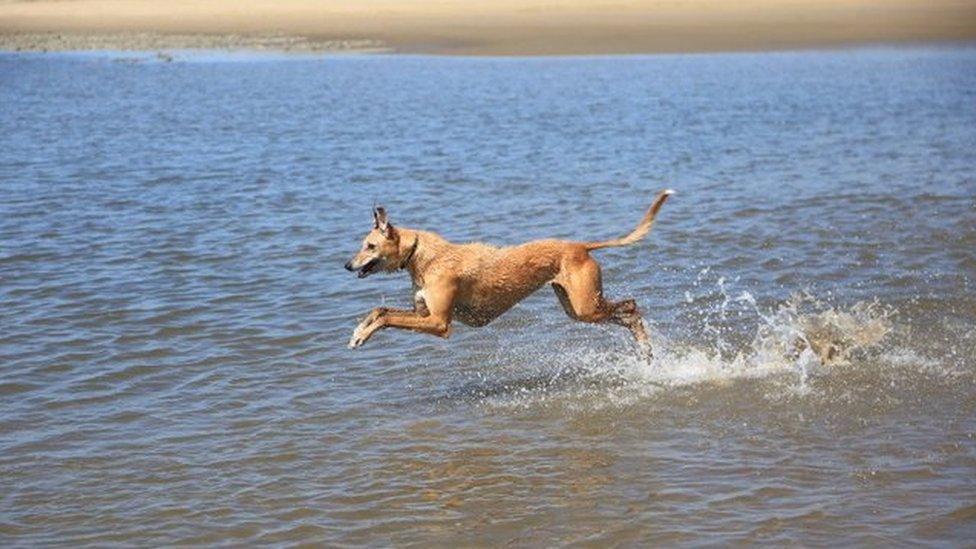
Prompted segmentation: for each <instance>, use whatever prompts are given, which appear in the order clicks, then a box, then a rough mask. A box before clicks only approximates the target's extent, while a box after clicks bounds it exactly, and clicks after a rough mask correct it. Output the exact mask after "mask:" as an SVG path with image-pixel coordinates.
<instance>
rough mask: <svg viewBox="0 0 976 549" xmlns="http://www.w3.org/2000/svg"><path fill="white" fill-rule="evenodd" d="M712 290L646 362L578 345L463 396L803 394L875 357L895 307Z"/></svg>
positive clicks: (615, 399) (601, 398)
mask: <svg viewBox="0 0 976 549" xmlns="http://www.w3.org/2000/svg"><path fill="white" fill-rule="evenodd" d="M716 288H717V293H718V294H719V295H718V298H717V299H712V303H713V304H714V305H713V307H712V308H711V309H709V310H707V311H705V310H703V311H702V312H701V314H699V315H698V316H697V319H698V320H699V324H698V325H697V326H694V327H692V329H691V330H690V332H691V333H692V334H694V335H693V336H691V337H688V338H685V339H671V338H668V337H666V336H665V335H663V334H654V335H653V337H652V339H653V341H655V357H654V359H653V360H651V361H647V360H645V359H643V358H641V357H640V356H639V355H638V354H637V353H634V352H632V351H631V350H630V349H624V348H617V349H614V350H606V349H590V350H587V351H584V352H582V353H580V352H579V350H578V347H577V348H576V349H575V351H573V352H567V353H566V354H559V355H557V356H555V357H552V356H551V355H550V356H549V359H550V360H551V361H552V362H550V365H549V366H548V367H547V369H546V373H544V374H542V375H536V376H531V377H526V378H525V379H526V380H528V382H526V383H523V382H522V381H521V378H516V379H508V380H507V381H503V382H492V383H490V390H488V391H482V392H481V393H478V391H475V392H474V393H472V394H480V397H483V399H484V401H486V402H489V403H490V404H491V405H498V406H512V405H514V406H526V405H533V404H538V403H540V402H545V401H549V400H551V399H552V398H560V397H567V396H568V397H570V398H572V399H576V400H578V401H579V400H582V401H585V404H583V405H585V406H586V407H587V408H591V409H592V408H594V407H597V408H599V407H601V406H604V405H619V404H624V403H626V402H629V401H632V400H633V399H635V398H643V397H646V396H649V395H652V394H659V393H661V392H662V391H669V390H674V389H675V388H678V387H685V386H692V385H696V384H706V383H730V382H733V381H735V380H740V379H757V378H770V377H777V378H786V380H787V382H788V385H789V387H790V390H791V391H792V392H793V393H795V394H800V395H802V394H805V393H807V392H808V391H809V390H810V386H809V380H810V378H811V377H812V376H814V375H818V374H821V373H826V372H827V371H829V370H830V369H831V368H840V367H845V366H850V365H851V364H852V362H854V361H856V360H857V359H859V358H862V357H866V356H868V355H870V354H871V353H877V352H878V351H879V350H880V349H882V344H883V343H884V341H885V338H886V336H888V334H889V333H891V331H892V329H893V326H894V323H893V317H894V315H895V311H894V310H893V309H891V308H890V307H886V306H884V305H882V304H881V303H879V302H877V301H871V302H859V303H856V304H854V305H852V306H849V307H834V306H830V305H829V304H827V303H825V302H823V301H821V300H818V299H816V298H815V297H814V296H812V295H810V294H808V293H796V294H793V295H792V296H790V297H789V298H788V299H786V300H785V301H782V302H780V303H778V304H774V305H770V306H767V307H765V308H764V307H763V306H761V305H760V304H759V303H758V302H757V300H756V298H755V297H754V296H753V295H752V294H751V293H749V292H741V293H739V294H738V295H737V296H735V297H732V296H731V295H730V294H729V289H728V285H727V283H726V280H725V279H724V278H720V279H718V281H717V283H716ZM713 297H714V296H713ZM691 301H692V302H693V303H694V302H695V301H696V299H694V298H692V299H691ZM519 362H522V361H519ZM546 379H552V380H556V381H557V382H554V383H548V382H546V381H545V380H546ZM486 387H489V385H486ZM506 388H510V389H511V390H505V389H506ZM589 396H592V397H595V398H586V397H589ZM581 404H582V402H581Z"/></svg>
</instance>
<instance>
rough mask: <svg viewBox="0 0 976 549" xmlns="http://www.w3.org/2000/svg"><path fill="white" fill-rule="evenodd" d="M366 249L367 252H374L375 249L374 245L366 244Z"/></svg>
mask: <svg viewBox="0 0 976 549" xmlns="http://www.w3.org/2000/svg"><path fill="white" fill-rule="evenodd" d="M366 249H367V250H375V249H376V244H367V245H366Z"/></svg>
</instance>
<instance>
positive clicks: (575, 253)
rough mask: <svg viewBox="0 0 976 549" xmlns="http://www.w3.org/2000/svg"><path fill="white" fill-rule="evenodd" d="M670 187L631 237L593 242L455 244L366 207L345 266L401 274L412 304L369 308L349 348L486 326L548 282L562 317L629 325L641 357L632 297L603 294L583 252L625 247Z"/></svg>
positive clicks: (646, 343) (596, 270)
mask: <svg viewBox="0 0 976 549" xmlns="http://www.w3.org/2000/svg"><path fill="white" fill-rule="evenodd" d="M673 192H674V191H672V190H670V189H669V190H665V191H661V192H660V193H659V194H658V195H657V197H656V198H655V200H654V202H653V203H652V204H651V206H650V208H648V210H647V213H645V214H644V217H643V218H642V219H641V221H640V223H639V224H638V225H637V227H636V228H635V229H634V230H633V231H631V233H630V234H628V235H626V236H623V237H621V238H616V239H613V240H605V241H600V242H573V241H567V240H535V241H532V242H527V243H524V244H519V245H517V246H506V247H496V246H490V245H487V244H482V243H469V244H454V243H451V242H448V241H447V240H445V239H444V238H442V237H441V236H440V235H438V234H436V233H433V232H429V231H421V230H413V229H406V228H402V227H394V226H393V224H392V223H390V220H389V218H388V217H387V214H386V211H385V210H384V209H383V208H382V207H377V208H374V209H373V228H372V230H370V231H369V233H367V234H366V237H365V238H364V239H363V243H362V248H361V249H360V250H359V252H358V253H357V254H356V255H355V256H354V257H353V258H352V259H351V260H349V262H347V263H346V265H345V268H346V270H348V271H352V272H355V273H357V274H358V276H359V278H365V277H367V276H369V275H371V274H374V273H378V272H386V273H395V272H398V271H407V272H408V273H409V274H410V278H411V280H412V281H413V288H414V298H413V301H414V308H413V310H407V309H390V308H386V307H377V308H375V309H373V310H372V311H371V312H370V313H369V314H368V315H366V317H365V318H364V319H363V321H362V322H360V323H359V325H358V326H357V327H356V329H355V330H354V331H353V334H352V338H351V339H350V340H349V348H351V349H355V348H357V347H359V346H361V345H363V344H364V343H366V342H367V341H369V338H371V337H372V336H373V334H375V333H376V332H377V331H379V330H382V329H384V328H400V329H403V330H412V331H415V332H420V333H425V334H431V335H435V336H439V337H444V338H446V337H449V336H450V335H451V322H452V321H454V320H457V321H459V322H461V323H463V324H466V325H468V326H474V327H481V326H485V325H487V324H488V323H490V322H491V321H492V320H494V319H496V318H498V317H499V316H500V315H501V314H502V313H504V312H505V311H507V310H509V309H510V308H512V306H514V305H515V304H516V303H518V302H519V301H522V300H523V299H525V298H526V297H527V296H528V295H529V294H532V293H533V292H535V291H536V290H538V289H539V288H541V287H542V286H544V285H545V284H547V283H548V284H551V285H552V288H553V290H554V291H555V293H556V297H557V298H558V299H559V303H560V304H561V305H562V307H563V309H564V310H565V311H566V314H567V315H569V317H570V318H572V319H573V320H578V321H580V322H590V323H597V322H611V323H614V324H618V325H620V326H624V327H626V328H628V329H629V330H630V333H631V334H633V336H634V339H635V340H636V341H637V343H638V345H640V346H641V348H642V349H644V351H645V352H646V354H647V355H648V356H650V353H651V345H650V339H649V338H648V335H647V329H646V327H645V326H644V320H643V318H641V315H640V312H639V311H638V310H637V304H636V303H635V302H634V300H633V299H625V300H623V301H616V302H613V301H608V300H607V299H605V298H604V296H603V282H602V280H601V276H600V265H599V264H598V263H597V262H596V260H595V259H593V257H592V256H591V255H590V252H592V251H594V250H599V249H602V248H611V247H616V246H627V245H629V244H634V243H635V242H637V241H639V240H641V239H642V238H644V237H645V236H647V233H649V232H650V230H651V225H653V224H654V218H655V217H656V216H657V213H658V210H660V209H661V206H662V205H664V202H665V201H666V200H667V199H668V197H669V196H671V194H673Z"/></svg>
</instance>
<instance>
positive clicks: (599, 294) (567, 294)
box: [552, 256, 651, 355]
mask: <svg viewBox="0 0 976 549" xmlns="http://www.w3.org/2000/svg"><path fill="white" fill-rule="evenodd" d="M552 289H553V290H554V291H555V292H556V297H558V298H559V303H560V304H561V305H562V306H563V310H565V311H566V314H567V315H569V317H570V318H572V319H573V320H578V321H580V322H594V323H595V322H613V323H614V324H618V325H620V326H624V327H626V328H627V329H629V330H630V333H631V334H632V335H633V336H634V339H636V340H637V343H638V344H639V345H640V346H641V347H642V348H644V349H645V350H646V352H647V354H648V355H650V348H651V345H650V338H649V337H648V336H647V329H646V328H645V327H644V320H643V319H642V318H641V316H640V313H639V312H638V311H637V304H636V303H635V302H634V300H633V299H627V300H624V301H619V302H611V301H607V300H606V299H604V297H603V280H602V277H601V274H600V265H599V264H598V263H597V262H596V261H595V260H593V258H591V257H589V256H586V257H584V258H581V259H579V260H576V261H571V262H566V264H564V265H563V269H562V270H561V271H560V273H559V275H558V276H557V277H556V279H555V280H554V281H553V282H552Z"/></svg>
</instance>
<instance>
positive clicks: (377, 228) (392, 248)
mask: <svg viewBox="0 0 976 549" xmlns="http://www.w3.org/2000/svg"><path fill="white" fill-rule="evenodd" d="M400 261H401V258H400V233H399V232H398V231H397V230H396V229H395V228H394V227H393V225H392V224H391V223H390V222H389V220H387V218H386V210H384V209H383V208H382V207H377V208H374V209H373V230H371V231H369V232H368V233H367V234H366V238H364V239H363V247H362V248H360V250H359V253H357V254H356V255H355V256H354V257H353V258H352V259H350V260H349V261H348V262H347V263H346V270H347V271H357V274H358V275H359V278H365V277H367V276H369V275H371V274H373V273H375V272H379V271H386V272H393V271H395V270H397V268H398V267H399V266H400Z"/></svg>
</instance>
